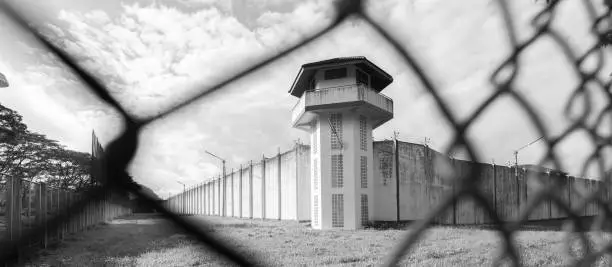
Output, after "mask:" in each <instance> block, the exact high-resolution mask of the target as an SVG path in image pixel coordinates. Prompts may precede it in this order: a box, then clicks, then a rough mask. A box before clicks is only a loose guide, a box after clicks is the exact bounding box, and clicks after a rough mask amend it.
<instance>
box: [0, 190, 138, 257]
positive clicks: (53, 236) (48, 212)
mask: <svg viewBox="0 0 612 267" xmlns="http://www.w3.org/2000/svg"><path fill="white" fill-rule="evenodd" d="M2 193H3V194H1V196H3V198H4V199H2V200H3V201H1V202H4V203H5V204H4V205H3V207H2V208H1V209H0V215H2V217H0V236H1V238H3V239H7V240H11V241H16V240H20V239H21V238H22V237H23V233H24V232H27V231H30V230H32V229H35V228H41V229H43V234H42V235H40V236H36V237H34V238H32V237H30V238H28V240H27V245H26V248H32V247H34V246H38V247H39V248H46V247H47V246H48V245H49V244H52V243H55V242H58V241H60V240H62V239H63V238H64V237H66V236H67V235H68V234H71V233H76V232H79V231H83V230H86V229H88V228H89V227H91V226H94V225H96V224H99V223H101V222H104V221H108V220H111V219H113V218H115V217H117V216H122V215H127V214H131V209H130V208H129V207H127V206H126V205H121V204H118V203H113V196H112V195H111V194H107V195H105V196H104V197H103V198H100V199H96V200H94V201H92V202H90V203H89V204H88V205H87V207H86V208H85V209H84V210H83V212H82V213H79V214H69V212H68V208H69V207H70V205H71V204H72V203H74V202H76V201H77V200H80V199H83V198H85V195H84V192H77V191H74V190H66V189H58V188H53V187H50V186H47V185H46V184H45V183H35V182H30V181H26V180H23V179H20V178H8V182H7V186H6V190H5V192H2ZM56 216H68V217H70V220H69V221H67V222H65V223H62V224H61V225H59V227H55V228H54V227H50V226H49V225H48V221H49V219H50V218H53V217H56Z"/></svg>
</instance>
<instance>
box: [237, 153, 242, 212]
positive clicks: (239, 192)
mask: <svg viewBox="0 0 612 267" xmlns="http://www.w3.org/2000/svg"><path fill="white" fill-rule="evenodd" d="M238 179H239V180H238V187H239V188H238V217H240V218H242V164H240V173H238Z"/></svg>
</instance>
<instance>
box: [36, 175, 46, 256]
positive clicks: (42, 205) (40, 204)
mask: <svg viewBox="0 0 612 267" xmlns="http://www.w3.org/2000/svg"><path fill="white" fill-rule="evenodd" d="M36 204H37V207H36V211H37V214H36V225H38V227H42V229H43V235H42V236H41V238H40V243H41V246H42V248H47V234H48V233H47V184H46V183H40V184H39V185H38V201H36Z"/></svg>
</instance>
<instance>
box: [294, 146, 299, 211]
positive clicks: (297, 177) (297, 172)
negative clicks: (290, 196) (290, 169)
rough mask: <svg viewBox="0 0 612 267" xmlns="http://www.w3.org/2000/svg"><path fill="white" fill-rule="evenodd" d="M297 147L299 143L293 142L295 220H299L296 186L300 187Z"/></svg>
mask: <svg viewBox="0 0 612 267" xmlns="http://www.w3.org/2000/svg"><path fill="white" fill-rule="evenodd" d="M298 149H300V144H299V143H297V142H296V143H295V149H294V150H295V220H296V221H298V222H299V221H300V198H299V195H298V194H299V190H298V188H299V187H300V186H299V185H300V179H299V175H300V165H299V164H300V161H299V156H300V153H299V151H298Z"/></svg>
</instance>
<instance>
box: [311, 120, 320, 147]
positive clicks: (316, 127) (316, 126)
mask: <svg viewBox="0 0 612 267" xmlns="http://www.w3.org/2000/svg"><path fill="white" fill-rule="evenodd" d="M312 128H313V132H312V153H317V143H318V142H319V140H317V135H318V130H319V123H318V120H315V122H314V123H313V127H312Z"/></svg>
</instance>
